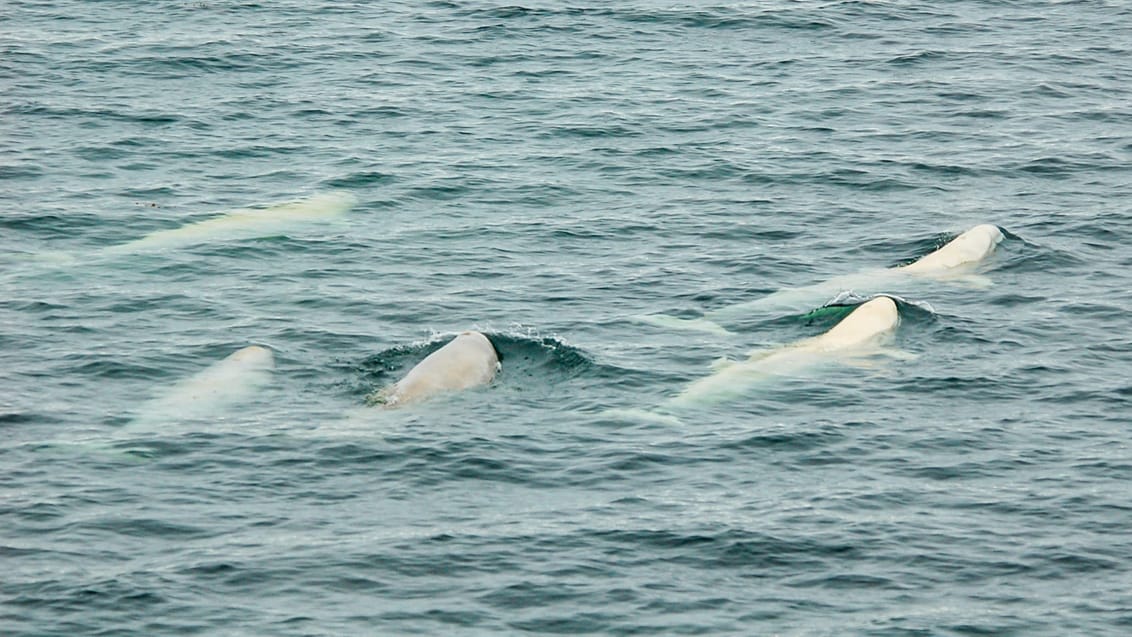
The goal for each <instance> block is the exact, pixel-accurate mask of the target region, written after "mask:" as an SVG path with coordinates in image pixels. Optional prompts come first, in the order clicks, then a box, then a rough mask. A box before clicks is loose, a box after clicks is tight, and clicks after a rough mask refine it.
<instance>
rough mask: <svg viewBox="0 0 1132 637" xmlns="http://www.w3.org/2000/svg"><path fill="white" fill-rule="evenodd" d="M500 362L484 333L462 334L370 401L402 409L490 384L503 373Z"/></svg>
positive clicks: (468, 332)
mask: <svg viewBox="0 0 1132 637" xmlns="http://www.w3.org/2000/svg"><path fill="white" fill-rule="evenodd" d="M499 361H500V356H499V352H498V350H496V349H495V345H493V344H492V342H491V340H490V339H488V338H487V337H486V336H484V335H483V334H481V333H480V332H472V331H467V332H461V333H460V334H459V335H457V336H456V338H454V339H452V340H451V341H449V342H448V343H446V344H445V345H444V347H441V348H440V349H438V350H436V351H435V352H433V353H431V354H429V355H428V356H426V357H425V359H424V360H422V361H421V362H420V363H417V365H416V366H415V367H413V368H412V369H410V370H409V373H408V374H405V376H404V378H402V379H401V380H399V381H397V382H396V383H393V384H392V385H390V386H388V387H385V388H384V389H381V390H380V391H378V392H376V393H375V394H373V395H371V396H370V397H369V398H368V399H367V402H369V403H370V404H380V405H383V406H384V407H387V408H392V407H400V406H403V405H406V404H409V403H413V402H417V401H420V400H424V399H426V398H429V397H431V396H435V395H437V394H442V393H446V392H452V391H459V390H462V389H469V388H472V387H478V386H480V385H486V384H488V383H490V382H491V381H492V379H494V378H495V374H496V372H498V371H499V369H500V367H501V365H500V362H499Z"/></svg>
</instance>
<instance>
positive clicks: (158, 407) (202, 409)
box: [133, 345, 275, 425]
mask: <svg viewBox="0 0 1132 637" xmlns="http://www.w3.org/2000/svg"><path fill="white" fill-rule="evenodd" d="M274 368H275V356H274V354H272V353H271V350H270V349H268V348H266V347H261V346H259V345H251V346H248V347H245V348H243V349H240V350H238V351H236V352H235V353H233V354H231V355H229V356H228V357H227V358H224V359H223V360H221V361H218V362H216V363H214V364H212V365H210V366H209V367H207V368H205V369H204V370H202V371H200V372H198V373H196V374H194V375H192V376H191V377H189V378H187V379H185V380H182V381H180V382H178V383H177V384H175V385H173V386H172V387H171V388H169V389H168V390H167V391H166V392H165V393H164V394H163V395H162V396H160V397H158V398H156V399H154V400H152V401H150V402H148V403H146V404H145V405H144V406H143V407H142V409H141V410H140V413H139V415H138V417H137V418H135V419H134V422H133V424H134V425H139V424H147V423H152V422H155V421H172V420H192V419H201V418H211V417H222V416H223V415H224V413H225V411H226V410H228V409H230V408H231V407H233V406H234V405H236V404H238V403H240V402H242V401H244V400H247V399H249V398H251V397H252V396H254V395H255V394H256V393H257V392H258V391H259V390H261V389H262V388H263V387H264V386H266V385H267V383H268V382H269V381H270V380H271V372H272V370H273V369H274Z"/></svg>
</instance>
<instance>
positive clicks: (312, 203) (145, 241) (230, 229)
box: [104, 192, 355, 255]
mask: <svg viewBox="0 0 1132 637" xmlns="http://www.w3.org/2000/svg"><path fill="white" fill-rule="evenodd" d="M354 202H355V199H354V196H353V195H351V194H349V193H346V192H330V193H323V194H319V195H314V196H312V197H308V198H306V199H299V200H296V201H289V202H286V203H281V204H276V205H273V206H268V207H266V208H243V209H239V210H232V211H230V212H228V213H225V214H223V215H220V216H217V217H213V218H211V219H205V220H204V221H198V222H196V223H190V224H188V225H184V226H181V227H180V228H173V229H171V230H159V231H157V232H153V233H150V234H148V235H146V236H144V237H142V238H140V239H137V240H134V241H130V242H128V243H123V244H120V245H116V246H111V247H109V248H106V250H104V253H105V254H109V255H115V254H130V253H135V252H147V251H151V250H164V249H170V248H180V247H184V246H189V245H194V244H197V243H203V242H206V241H209V240H211V239H214V238H216V237H222V238H224V239H248V238H252V237H262V236H265V235H267V234H271V233H274V232H280V231H282V230H285V229H287V228H291V227H294V226H298V225H303V224H308V223H313V222H316V221H325V220H330V219H334V218H337V217H340V216H342V215H343V214H345V213H346V212H347V211H348V210H350V208H352V207H353V205H354Z"/></svg>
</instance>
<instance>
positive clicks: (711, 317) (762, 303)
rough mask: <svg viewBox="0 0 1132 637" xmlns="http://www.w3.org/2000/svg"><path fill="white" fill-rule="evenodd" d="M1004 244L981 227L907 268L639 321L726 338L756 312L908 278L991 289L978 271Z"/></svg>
mask: <svg viewBox="0 0 1132 637" xmlns="http://www.w3.org/2000/svg"><path fill="white" fill-rule="evenodd" d="M1002 240H1003V234H1002V231H1001V230H1000V229H999V228H998V226H995V225H993V224H981V225H977V226H974V227H973V228H971V229H969V230H967V231H966V232H963V233H962V234H960V235H959V236H957V237H955V238H954V239H952V240H951V241H949V242H948V243H947V244H946V245H944V246H942V247H941V248H939V249H938V250H935V251H934V252H932V253H930V254H927V255H925V256H924V257H922V258H920V259H918V260H917V261H915V262H914V263H910V264H908V265H903V266H897V267H894V268H877V269H873V270H865V271H862V272H857V273H854V274H849V275H844V276H838V277H834V278H832V279H828V280H826V281H822V282H820V283H816V284H813V285H807V286H803V287H798V288H784V289H781V290H778V291H777V292H774V293H772V294H769V295H767V296H764V297H761V298H758V299H754V300H752V301H748V302H745V303H739V304H736V305H731V306H727V307H722V308H718V309H715V310H712V311H710V312H707V313H705V314H704V315H703V316H702V317H700V318H694V319H684V318H678V317H674V316H668V315H664V314H659V315H649V316H643V317H639V320H641V321H642V322H645V323H651V324H654V325H659V326H661V327H668V328H676V329H684V330H695V331H701V332H711V333H715V334H721V335H726V334H730V332H729V331H728V330H727V329H726V328H724V327H723V326H722V325H720V324H719V321H724V322H726V321H730V320H739V319H743V318H746V317H747V316H749V315H750V314H752V313H756V312H764V313H766V312H783V311H804V310H808V309H811V308H813V307H814V306H815V305H821V304H824V303H826V302H828V301H829V300H830V299H831V298H832V297H834V296H835V295H837V294H838V293H841V292H844V291H847V290H869V289H871V290H874V291H876V292H880V291H884V290H885V289H886V288H889V287H890V286H892V285H894V284H898V283H900V282H901V281H905V280H907V279H909V278H913V279H917V278H918V279H932V280H937V281H947V282H954V283H959V284H965V285H971V286H975V287H987V286H989V285H991V281H990V279H988V278H987V277H985V276H983V275H980V274H978V269H979V267H980V266H981V265H982V264H983V263H984V262H985V261H986V259H987V258H988V257H990V256H991V255H992V254H994V252H995V249H996V248H997V247H998V244H999V243H1001V242H1002Z"/></svg>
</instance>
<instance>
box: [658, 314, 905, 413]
mask: <svg viewBox="0 0 1132 637" xmlns="http://www.w3.org/2000/svg"><path fill="white" fill-rule="evenodd" d="M899 324H900V313H899V312H898V311H897V308H896V303H895V302H894V301H893V300H892V299H890V298H889V297H887V296H879V297H876V298H874V299H872V300H871V301H868V302H866V303H862V304H861V305H859V306H858V307H857V308H856V309H854V310H853V311H852V312H851V313H850V314H849V315H848V316H846V317H845V318H844V319H842V320H841V322H839V323H838V324H837V325H835V326H833V328H832V329H830V330H829V331H827V332H825V333H824V334H821V335H819V336H815V337H812V338H808V339H804V340H801V341H798V342H796V343H792V344H790V345H786V346H784V347H781V348H778V349H775V350H771V351H769V352H766V351H760V352H755V353H752V354H751V356H750V357H749V358H748V359H747V360H745V361H737V362H736V361H724V362H722V363H719V364H717V365H716V368H717V371H716V372H715V373H714V374H712V375H711V376H707V377H705V378H702V379H700V380H698V381H696V382H694V383H692V384H691V385H689V386H688V387H687V388H685V389H684V391H682V392H680V394H679V395H677V396H676V397H675V398H673V399H672V400H671V401H670V402H669V404H671V405H674V406H680V405H691V404H700V403H707V402H717V401H720V400H725V399H728V398H735V397H738V396H740V395H742V394H743V393H744V392H745V391H746V390H747V389H749V388H750V387H751V386H752V385H754V384H757V383H759V382H760V381H763V380H766V379H769V378H773V377H775V376H788V375H792V374H797V373H799V372H802V371H804V370H806V369H809V368H812V367H814V366H815V365H821V364H824V363H829V362H836V361H839V360H849V359H853V358H856V357H866V356H869V355H873V354H877V353H880V351H881V346H882V345H884V344H885V343H886V342H887V341H888V339H889V337H891V335H892V334H893V332H894V331H895V330H896V327H897V326H898V325H899Z"/></svg>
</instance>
